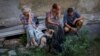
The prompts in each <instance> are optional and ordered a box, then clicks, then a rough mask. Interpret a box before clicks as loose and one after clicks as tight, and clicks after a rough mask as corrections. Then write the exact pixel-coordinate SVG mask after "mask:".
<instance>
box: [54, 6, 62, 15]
mask: <svg viewBox="0 0 100 56" xmlns="http://www.w3.org/2000/svg"><path fill="white" fill-rule="evenodd" d="M60 11H61V8H60V6H58V8H57V9H55V8H52V12H53V13H55V14H56V15H58V14H59V13H60Z"/></svg>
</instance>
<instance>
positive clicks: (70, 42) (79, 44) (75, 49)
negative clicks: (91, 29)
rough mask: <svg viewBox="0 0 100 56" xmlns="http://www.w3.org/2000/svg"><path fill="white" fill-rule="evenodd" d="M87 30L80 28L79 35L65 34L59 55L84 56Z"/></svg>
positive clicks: (86, 44) (87, 45)
mask: <svg viewBox="0 0 100 56" xmlns="http://www.w3.org/2000/svg"><path fill="white" fill-rule="evenodd" d="M87 33H88V31H87V30H81V31H80V32H79V36H75V35H74V36H70V35H69V36H66V41H65V43H64V44H63V46H64V50H63V53H61V56H86V54H87V49H88V47H89V40H88V35H87Z"/></svg>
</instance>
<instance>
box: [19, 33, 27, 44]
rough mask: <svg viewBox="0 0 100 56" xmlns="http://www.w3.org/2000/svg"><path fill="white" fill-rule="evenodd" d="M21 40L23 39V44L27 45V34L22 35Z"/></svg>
mask: <svg viewBox="0 0 100 56" xmlns="http://www.w3.org/2000/svg"><path fill="white" fill-rule="evenodd" d="M20 39H21V42H22V44H24V45H25V44H26V43H27V36H26V34H23V35H21V37H20Z"/></svg>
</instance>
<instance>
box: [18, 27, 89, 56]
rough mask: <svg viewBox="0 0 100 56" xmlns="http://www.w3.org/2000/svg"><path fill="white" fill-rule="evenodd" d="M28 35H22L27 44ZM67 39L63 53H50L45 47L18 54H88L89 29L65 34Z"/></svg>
mask: <svg viewBox="0 0 100 56" xmlns="http://www.w3.org/2000/svg"><path fill="white" fill-rule="evenodd" d="M25 38H26V36H25V35H23V36H22V37H21V39H22V43H24V44H25V42H26V39H25ZM65 38H66V40H65V42H64V43H63V44H62V46H63V47H64V49H63V52H62V53H58V54H57V55H54V54H51V53H48V52H47V51H46V50H45V49H39V48H36V49H34V48H31V49H28V51H29V53H28V54H21V53H20V52H17V54H18V56H86V55H87V51H88V48H89V39H88V31H87V30H86V29H82V30H80V31H79V36H76V35H68V36H65Z"/></svg>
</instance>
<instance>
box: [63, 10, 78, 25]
mask: <svg viewBox="0 0 100 56" xmlns="http://www.w3.org/2000/svg"><path fill="white" fill-rule="evenodd" d="M79 17H80V14H79V13H78V12H74V13H73V15H72V16H68V15H67V13H64V17H63V19H64V20H63V22H64V23H67V24H69V25H73V24H72V23H73V21H74V20H75V19H77V18H79Z"/></svg>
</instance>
